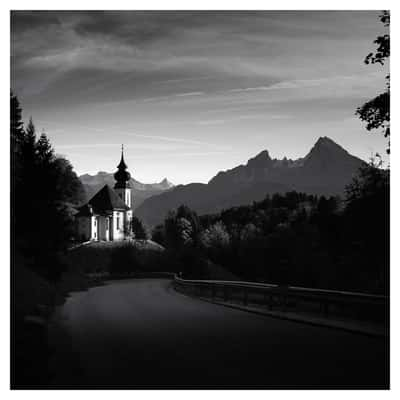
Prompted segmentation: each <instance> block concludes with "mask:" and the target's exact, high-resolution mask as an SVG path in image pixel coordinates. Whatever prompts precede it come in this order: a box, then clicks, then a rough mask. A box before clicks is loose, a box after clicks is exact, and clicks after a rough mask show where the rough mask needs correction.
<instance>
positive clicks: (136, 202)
mask: <svg viewBox="0 0 400 400" xmlns="http://www.w3.org/2000/svg"><path fill="white" fill-rule="evenodd" d="M79 179H80V181H81V182H82V185H83V187H84V189H85V194H86V201H88V200H89V199H90V198H91V197H92V196H94V195H95V194H96V193H97V192H98V191H99V190H100V189H101V188H102V187H103V186H104V185H106V184H107V185H109V186H110V187H114V184H115V179H114V174H113V173H111V172H104V171H99V172H98V173H97V174H95V175H89V174H84V175H81V176H80V177H79ZM129 183H130V185H131V188H132V199H131V204H132V205H133V209H135V208H137V207H138V206H140V204H142V203H143V201H144V200H146V199H147V198H149V197H151V196H155V195H158V194H160V193H163V192H165V191H167V190H170V189H171V188H173V187H174V185H173V184H172V183H171V182H170V181H169V180H168V179H167V178H164V179H163V180H162V181H161V182H159V183H141V182H139V181H137V180H136V179H133V178H131V179H130V180H129Z"/></svg>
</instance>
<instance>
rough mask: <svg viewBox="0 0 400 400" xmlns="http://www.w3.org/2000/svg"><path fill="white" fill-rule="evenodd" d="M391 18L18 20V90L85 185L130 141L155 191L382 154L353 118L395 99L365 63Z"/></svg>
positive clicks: (223, 14) (105, 16)
mask: <svg viewBox="0 0 400 400" xmlns="http://www.w3.org/2000/svg"><path fill="white" fill-rule="evenodd" d="M379 14H380V12H379V11H353V12H350V11H262V12H260V11H249V12H246V11H235V12H234V11H232V12H229V11H220V12H217V11H190V12H183V11H181V12H177V11H164V12H153V11H118V12H117V11H106V12H100V11H87V12H83V11H77V12H73V11H49V12H45V11H32V12H27V11H14V12H12V13H11V88H12V89H13V91H14V92H15V93H16V94H17V96H18V98H19V100H20V102H21V105H22V108H23V118H24V121H25V122H28V120H29V118H30V117H32V118H33V121H34V124H35V126H36V129H37V132H38V134H40V133H41V132H42V131H44V132H46V134H47V135H48V136H49V138H50V140H51V142H52V144H53V146H54V148H55V150H56V152H57V153H58V154H62V155H64V156H66V157H67V158H68V159H69V160H70V161H71V162H72V164H73V166H74V169H75V171H76V172H77V173H78V174H84V173H90V174H95V173H97V172H98V171H107V172H113V171H115V170H116V166H117V164H118V162H119V158H120V148H121V144H124V149H125V160H126V162H127V164H128V167H129V171H130V172H131V175H132V176H133V177H134V178H135V179H137V180H139V181H141V182H144V183H151V182H159V181H161V180H162V179H163V178H165V177H166V178H168V179H169V180H170V181H172V182H173V183H175V184H184V183H189V182H208V181H209V180H210V179H211V178H212V177H213V176H214V175H216V173H217V172H218V171H220V170H226V169H229V168H233V167H235V166H237V165H240V164H245V163H246V162H247V160H248V159H249V158H251V157H254V156H255V155H257V154H258V153H260V152H261V151H262V150H265V149H266V150H268V151H269V153H270V155H271V157H273V158H283V157H284V156H286V157H288V158H292V159H295V158H299V157H303V156H305V155H306V154H307V152H308V151H309V150H310V148H311V147H312V145H313V144H314V143H315V142H316V141H317V139H318V138H319V137H320V136H328V137H330V138H331V139H333V140H334V141H336V142H337V143H338V144H340V145H341V146H343V147H344V148H345V149H346V150H348V151H349V152H350V153H351V154H354V155H356V156H358V157H360V158H362V159H364V160H368V159H369V158H370V156H371V155H372V154H374V153H376V152H379V153H381V154H383V153H384V151H385V148H386V142H385V140H384V139H383V137H382V136H383V135H381V134H378V133H376V134H371V133H367V131H366V130H365V126H364V124H363V123H362V122H361V121H360V120H359V119H358V118H357V117H356V116H355V110H356V108H357V107H358V106H360V105H362V104H363V103H365V101H367V100H369V99H371V98H373V97H374V96H376V95H377V94H379V93H380V92H382V91H383V89H384V87H385V80H384V77H385V75H386V73H387V67H382V66H379V65H365V64H364V63H363V60H364V58H365V56H366V55H367V54H368V53H370V52H371V51H373V50H374V49H375V45H374V44H373V41H374V40H375V38H376V36H377V35H378V34H381V33H383V32H384V27H383V25H382V24H381V23H380V21H379V19H378V16H379Z"/></svg>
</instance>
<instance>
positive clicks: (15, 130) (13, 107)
mask: <svg viewBox="0 0 400 400" xmlns="http://www.w3.org/2000/svg"><path fill="white" fill-rule="evenodd" d="M10 132H11V150H12V152H14V153H15V152H17V151H18V146H19V145H20V143H21V142H22V141H23V138H24V124H23V122H22V108H21V106H20V104H19V101H18V98H17V96H15V95H14V94H13V92H11V94H10Z"/></svg>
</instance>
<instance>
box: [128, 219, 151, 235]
mask: <svg viewBox="0 0 400 400" xmlns="http://www.w3.org/2000/svg"><path fill="white" fill-rule="evenodd" d="M131 228H132V232H133V234H134V237H135V239H139V240H146V239H147V237H148V236H147V231H146V228H145V227H144V225H143V223H142V221H141V220H140V219H139V218H138V217H136V216H135V215H133V216H132V221H131Z"/></svg>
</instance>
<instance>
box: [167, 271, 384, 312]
mask: <svg viewBox="0 0 400 400" xmlns="http://www.w3.org/2000/svg"><path fill="white" fill-rule="evenodd" d="M174 286H175V289H176V290H177V291H180V292H183V293H186V294H190V295H193V296H198V297H206V298H210V299H212V300H219V299H220V300H222V301H224V302H227V301H239V302H240V303H241V304H243V305H245V306H247V305H248V304H249V303H255V304H261V305H264V306H268V308H269V309H270V310H272V309H279V310H281V311H288V310H289V309H296V310H306V311H307V310H313V311H314V312H315V311H316V312H318V313H322V314H323V315H324V316H326V317H328V316H329V315H330V314H331V313H335V314H346V315H350V316H352V317H361V318H362V319H364V318H365V317H367V319H371V317H372V319H385V318H386V317H387V315H388V306H389V298H388V297H386V296H380V295H372V294H366V293H358V292H346V291H336V290H326V289H312V288H304V287H298V286H279V285H273V284H266V283H253V282H242V281H214V280H190V279H182V278H180V277H178V276H176V275H175V277H174ZM316 307H317V308H316ZM363 317H364V318H363Z"/></svg>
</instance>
